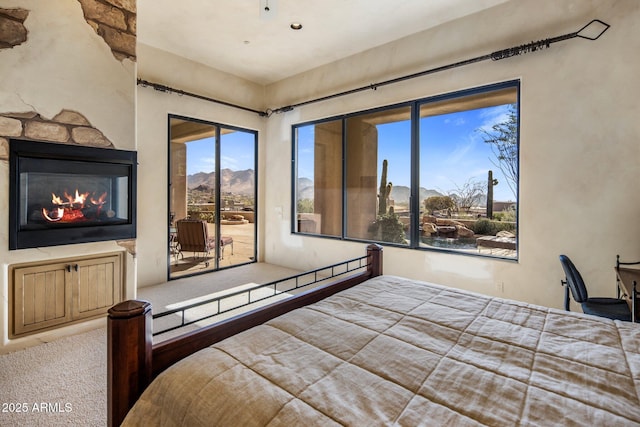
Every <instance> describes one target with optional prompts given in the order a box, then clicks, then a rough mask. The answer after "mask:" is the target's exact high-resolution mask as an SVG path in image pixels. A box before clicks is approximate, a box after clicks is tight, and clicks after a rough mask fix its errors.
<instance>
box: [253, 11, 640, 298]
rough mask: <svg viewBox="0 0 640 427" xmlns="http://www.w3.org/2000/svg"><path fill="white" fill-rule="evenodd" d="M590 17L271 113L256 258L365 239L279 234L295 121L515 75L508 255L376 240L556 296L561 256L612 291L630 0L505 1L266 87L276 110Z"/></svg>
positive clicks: (529, 294)
mask: <svg viewBox="0 0 640 427" xmlns="http://www.w3.org/2000/svg"><path fill="white" fill-rule="evenodd" d="M594 18H598V19H601V20H603V21H605V22H607V23H608V24H610V25H611V28H610V29H609V30H608V31H607V32H606V33H605V34H604V35H603V36H602V38H601V39H599V40H597V41H587V40H582V39H572V40H568V41H564V42H560V43H556V44H553V45H552V46H551V48H550V49H546V50H543V51H541V52H536V53H529V54H526V55H522V56H518V57H513V58H509V59H505V60H501V61H495V62H494V61H487V62H481V63H476V64H474V65H469V66H465V67H461V68H456V69H453V70H449V71H446V72H442V73H437V74H432V75H429V76H425V77H421V78H417V79H414V80H408V81H405V82H403V83H399V84H394V85H391V86H386V87H380V88H378V89H377V90H376V91H365V92H361V93H358V94H356V95H350V96H346V97H342V98H338V99H333V100H331V101H325V102H320V103H317V104H310V105H308V106H304V107H301V108H296V109H294V110H293V111H290V112H287V113H283V114H277V115H274V116H272V117H271V118H270V119H269V122H268V125H267V135H266V139H267V141H268V148H267V150H266V153H265V156H266V158H265V162H266V164H267V165H268V170H267V180H266V181H267V182H268V183H269V185H268V186H267V187H266V188H265V190H264V191H265V197H264V199H263V205H262V210H263V212H265V246H266V250H265V261H267V262H271V263H276V264H282V265H287V266H290V267H295V268H306V267H310V266H316V265H322V264H325V263H331V262H336V261H338V260H339V259H341V258H347V257H351V256H358V255H359V254H361V253H363V251H364V246H363V245H362V244H357V243H348V242H339V241H335V240H330V239H323V238H316V237H303V236H298V235H291V234H290V230H291V219H292V218H291V213H290V212H291V210H290V206H291V194H290V193H291V192H290V190H289V188H290V186H291V177H290V174H289V173H288V163H289V158H288V157H287V156H283V155H281V153H284V152H289V151H290V147H291V137H290V135H291V132H290V127H291V125H292V124H295V123H300V122H306V121H310V120H316V119H321V118H325V117H330V116H334V115H338V114H342V113H348V112H354V111H361V110H364V109H367V108H372V107H378V106H383V105H390V104H393V103H396V102H400V101H404V100H410V99H417V98H421V97H427V96H432V95H436V94H441V93H447V92H451V91H457V90H460V89H465V88H470V87H475V86H481V85H486V84H489V83H494V82H500V81H505V80H511V79H520V80H521V84H522V86H521V113H522V115H521V129H520V130H521V139H520V143H521V147H520V171H521V172H520V206H519V208H520V211H519V220H520V229H519V247H520V252H519V260H518V261H517V262H513V261H505V260H499V259H491V258H481V257H470V256H462V255H452V254H444V253H438V252H431V251H429V252H427V251H414V250H408V249H400V248H386V249H385V253H384V269H385V272H386V273H388V274H397V275H402V276H408V277H413V278H418V279H423V280H428V281H433V282H437V283H441V284H445V285H450V286H454V287H460V288H465V289H470V290H473V291H478V292H482V293H485V294H491V295H497V296H503V297H508V298H514V299H517V300H521V301H527V302H531V303H537V304H542V305H545V306H552V307H562V301H563V288H562V287H561V286H560V280H561V279H562V278H564V275H563V273H562V270H561V267H560V263H559V261H558V255H559V254H561V253H564V254H567V255H568V256H570V257H571V258H572V259H573V260H574V263H575V264H576V265H577V266H578V268H579V269H580V270H581V272H582V274H583V276H584V278H585V280H586V281H587V284H588V287H589V291H590V292H591V294H592V295H602V296H613V295H614V293H615V275H614V272H613V266H614V263H615V256H616V254H620V255H621V256H622V257H623V258H625V259H633V260H638V259H640V222H639V221H638V220H637V212H638V211H639V210H640V198H639V197H638V196H637V195H636V194H635V193H634V191H633V188H634V186H635V183H637V182H639V179H640V168H639V167H638V164H639V161H640V144H639V143H638V136H639V135H640V122H639V121H638V120H637V117H638V116H639V114H638V113H639V107H638V104H639V103H638V98H639V95H640V85H639V84H638V83H637V70H638V68H639V67H640V57H639V56H638V55H637V52H638V51H639V49H640V27H639V26H638V25H637V22H638V21H639V19H640V3H639V2H637V1H634V0H622V1H620V0H618V1H616V0H604V1H602V0H566V1H562V2H557V1H554V0H542V1H540V0H521V1H512V2H508V3H506V4H503V5H500V6H497V7H495V8H492V9H489V10H487V11H484V12H482V13H479V14H476V15H473V16H469V17H467V18H463V19H460V20H458V21H455V22H452V23H448V24H446V25H442V26H440V27H437V28H435V29H432V30H429V31H426V32H423V33H420V34H416V35H413V36H410V37H407V38H405V39H402V40H399V41H397V42H393V43H390V44H388V45H384V46H381V47H379V48H376V49H372V50H370V51H367V52H362V53H360V54H358V55H355V56H353V57H350V58H347V59H345V60H342V61H339V62H336V63H333V64H330V65H327V66H324V67H321V68H319V69H316V70H312V71H310V72H307V73H304V74H301V75H298V76H294V77H292V78H289V79H287V80H284V81H281V82H278V83H275V84H273V85H270V86H268V87H267V88H266V95H265V96H266V98H267V100H268V102H269V104H270V107H271V108H277V107H280V106H283V105H289V104H291V103H295V102H297V101H303V100H307V99H311V98H315V97H319V96H324V95H328V94H331V93H336V92H339V91H342V90H346V89H351V88H354V87H360V86H363V85H367V84H370V83H375V82H379V81H384V80H386V79H390V78H394V77H398V76H402V75H406V74H410V73H414V72H417V71H421V70H426V69H431V68H435V67H438V66H442V65H446V64H449V63H453V62H457V61H461V60H464V59H469V58H473V57H476V56H480V55H483V54H487V53H491V52H493V51H495V50H500V49H505V48H508V47H511V46H514V45H520V44H524V43H528V42H530V41H534V40H540V39H542V38H547V37H553V36H559V35H563V34H567V33H571V32H574V31H577V30H579V29H580V28H581V27H582V26H583V25H585V24H586V23H588V22H589V21H590V20H592V19H594ZM303 254H306V256H303ZM578 310H579V308H578Z"/></svg>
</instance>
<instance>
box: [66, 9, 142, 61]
mask: <svg viewBox="0 0 640 427" xmlns="http://www.w3.org/2000/svg"><path fill="white" fill-rule="evenodd" d="M78 1H79V2H80V5H81V6H82V12H83V13H84V17H85V19H86V20H87V22H88V23H89V25H91V27H92V28H93V29H94V30H95V31H96V33H97V34H98V35H99V36H100V37H102V38H103V39H104V41H105V42H106V43H107V45H109V47H110V48H111V52H113V56H115V57H116V58H117V59H118V60H120V61H122V60H124V59H126V58H129V59H130V60H132V61H135V60H136V31H137V23H136V22H137V21H136V0H78Z"/></svg>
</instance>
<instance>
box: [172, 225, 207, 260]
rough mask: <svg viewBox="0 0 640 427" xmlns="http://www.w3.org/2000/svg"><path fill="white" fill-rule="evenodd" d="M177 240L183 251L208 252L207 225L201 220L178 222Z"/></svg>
mask: <svg viewBox="0 0 640 427" xmlns="http://www.w3.org/2000/svg"><path fill="white" fill-rule="evenodd" d="M176 231H177V239H178V243H179V244H180V250H181V251H187V252H208V251H209V249H210V247H209V246H208V245H209V236H208V231H207V223H206V222H205V221H203V220H199V219H181V220H178V221H177V222H176Z"/></svg>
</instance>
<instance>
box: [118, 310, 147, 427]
mask: <svg viewBox="0 0 640 427" xmlns="http://www.w3.org/2000/svg"><path fill="white" fill-rule="evenodd" d="M152 332H153V331H152V317H151V304H150V303H149V302H147V301H136V300H129V301H124V302H121V303H120V304H117V305H114V306H113V307H111V308H110V309H109V317H108V319H107V423H108V425H109V426H110V427H111V426H119V425H120V424H121V423H122V421H123V420H124V417H125V416H126V415H127V412H129V409H130V408H131V407H132V406H133V404H134V403H135V401H136V400H138V397H140V394H142V392H143V391H144V389H145V388H146V387H147V386H148V385H149V383H150V382H151V352H152V345H153V334H152Z"/></svg>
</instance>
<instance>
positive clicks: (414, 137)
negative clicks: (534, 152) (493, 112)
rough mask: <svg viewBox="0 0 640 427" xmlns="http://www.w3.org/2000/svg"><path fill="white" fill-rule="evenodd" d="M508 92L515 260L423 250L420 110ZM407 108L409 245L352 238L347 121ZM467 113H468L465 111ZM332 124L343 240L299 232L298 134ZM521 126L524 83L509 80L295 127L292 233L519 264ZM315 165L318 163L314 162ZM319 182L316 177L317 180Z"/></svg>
mask: <svg viewBox="0 0 640 427" xmlns="http://www.w3.org/2000/svg"><path fill="white" fill-rule="evenodd" d="M505 89H514V90H515V92H516V101H515V105H516V107H515V114H516V120H517V130H516V138H517V142H516V143H517V150H518V155H517V170H518V180H517V182H516V183H515V187H516V201H515V204H516V213H515V215H516V219H515V222H516V224H515V227H516V235H517V236H518V238H517V240H516V249H515V256H513V257H512V256H500V255H494V254H492V253H490V254H486V253H480V252H474V253H471V252H465V251H460V250H456V249H448V248H438V247H433V246H422V245H421V244H420V228H419V225H420V219H421V218H420V217H421V214H420V207H421V204H422V201H421V200H420V197H419V191H420V145H421V141H420V119H421V117H420V108H421V107H422V106H424V105H428V104H434V103H437V102H446V101H453V100H455V99H463V98H468V97H472V96H474V95H481V94H483V93H490V92H496V91H499V90H505ZM403 107H409V109H410V128H411V130H410V133H411V141H410V147H411V148H410V150H411V151H410V154H411V158H410V163H411V172H410V200H409V209H410V213H409V217H410V220H409V222H410V223H409V232H408V234H407V236H408V240H409V243H408V244H406V245H404V244H398V243H392V242H385V241H373V240H367V239H359V238H353V237H348V230H347V228H346V226H347V223H346V216H347V184H346V177H347V161H346V147H347V133H346V126H347V121H348V119H350V118H353V117H357V116H364V115H370V114H375V113H378V112H383V111H390V110H393V109H400V108H403ZM463 111H464V110H463ZM331 121H341V123H342V126H341V128H342V135H341V144H342V147H341V150H342V229H341V233H340V235H339V236H336V235H326V234H321V233H312V232H304V231H299V230H298V212H297V207H298V206H297V205H298V178H299V177H298V155H299V153H298V141H297V130H298V129H299V128H302V127H306V126H311V125H313V126H316V125H319V124H322V123H326V122H331ZM520 126H521V80H520V79H513V80H507V81H503V82H498V83H493V84H487V85H482V86H477V87H473V88H469V89H462V90H457V91H453V92H448V93H444V94H438V95H433V96H428V97H424V98H419V99H415V100H411V101H406V102H401V103H395V104H390V105H385V106H382V107H376V108H371V109H367V110H362V111H357V112H352V113H347V114H341V115H337V116H331V117H326V118H323V119H319V120H311V121H306V122H301V123H296V124H293V125H292V126H291V141H292V151H291V155H292V157H291V176H292V180H291V233H292V234H298V235H303V236H309V237H320V238H329V239H334V240H344V241H355V242H372V243H379V244H383V245H385V246H393V247H399V248H406V249H415V250H423V251H434V252H437V253H451V254H456V255H468V256H475V257H477V256H480V257H483V258H489V259H492V258H493V259H503V260H507V261H516V262H517V261H518V259H519V255H520V250H519V247H520V217H519V216H520V215H519V214H520V157H521V156H520ZM314 161H315V160H314ZM314 180H315V177H314Z"/></svg>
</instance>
